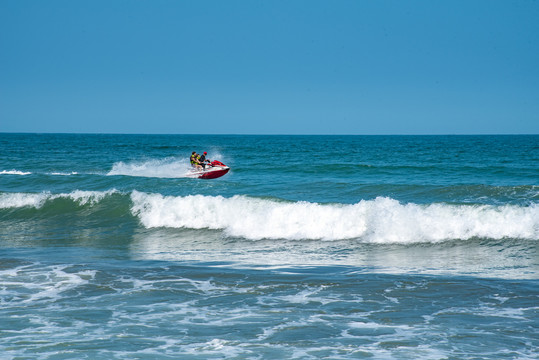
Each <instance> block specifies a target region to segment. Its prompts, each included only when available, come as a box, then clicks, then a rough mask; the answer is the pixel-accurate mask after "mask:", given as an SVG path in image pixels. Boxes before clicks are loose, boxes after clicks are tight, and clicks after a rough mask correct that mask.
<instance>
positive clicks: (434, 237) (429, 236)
mask: <svg viewBox="0 0 539 360" xmlns="http://www.w3.org/2000/svg"><path fill="white" fill-rule="evenodd" d="M131 200H132V202H133V207H132V212H133V214H134V215H136V216H138V217H139V219H140V221H141V223H142V224H143V225H144V226H145V227H146V228H156V227H169V228H189V229H218V230H224V231H225V232H226V234H227V235H229V236H232V237H242V238H246V239H251V240H261V239H289V240H301V239H307V240H315V239H320V240H342V239H360V240H362V241H366V242H373V243H415V242H440V241H444V240H449V239H462V240H466V239H471V238H488V239H503V238H518V239H529V240H537V239H539V208H538V207H537V206H536V205H532V206H528V207H520V206H513V205H504V206H491V205H446V204H430V205H418V204H413V203H411V204H401V203H399V202H398V201H396V200H394V199H391V198H387V197H379V198H376V199H375V200H368V201H365V200H364V201H360V202H358V203H356V204H352V205H345V204H317V203H309V202H303V201H300V202H283V201H277V200H268V199H259V198H250V197H246V196H234V197H231V198H224V197H222V196H203V195H193V196H163V195H161V194H147V193H142V192H138V191H134V192H133V193H132V194H131Z"/></svg>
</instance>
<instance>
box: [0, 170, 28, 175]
mask: <svg viewBox="0 0 539 360" xmlns="http://www.w3.org/2000/svg"><path fill="white" fill-rule="evenodd" d="M30 174H31V172H28V171H19V170H2V171H0V175H30Z"/></svg>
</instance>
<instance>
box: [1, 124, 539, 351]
mask: <svg viewBox="0 0 539 360" xmlns="http://www.w3.org/2000/svg"><path fill="white" fill-rule="evenodd" d="M193 150H196V151H198V152H202V151H208V157H209V158H210V159H212V160H213V159H217V160H220V161H222V162H224V163H225V164H227V165H229V166H230V167H231V171H230V172H229V173H228V174H227V175H225V176H224V177H222V178H219V179H214V180H199V179H192V178H189V177H188V174H189V165H188V157H189V155H190V153H191V151H193ZM538 165H539V136H232V135H231V136H207V135H198V136H195V135H189V136H187V135H168V136H165V135H162V136H159V135H55V134H0V324H1V325H0V353H1V354H2V358H8V359H75V358H76V359H84V358H87V359H98V358H103V359H170V358H181V359H217V358H230V359H322V358H324V359H350V358H354V359H355V358H368V359H418V358H421V359H483V358H489V359H536V358H538V357H539V352H538V351H537V348H539V339H538V337H537V328H538V325H539V320H538V316H537V315H538V310H539V305H538V304H539V281H538V279H539V264H538V263H539V257H538V252H537V250H538V244H539V243H538V240H539V206H538V203H539V166H538Z"/></svg>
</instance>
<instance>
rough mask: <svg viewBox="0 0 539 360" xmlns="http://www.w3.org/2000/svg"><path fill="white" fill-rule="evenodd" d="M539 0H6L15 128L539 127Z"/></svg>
mask: <svg viewBox="0 0 539 360" xmlns="http://www.w3.org/2000/svg"><path fill="white" fill-rule="evenodd" d="M538 19H539V1H524V0H523V1H509V0H504V1H496V0H488V1H487V0H484V1H474V0H467V1H457V0H452V1H431V0H424V1H359V0H355V1H345V0H337V1H315V0H306V1H293V0H291V1H278V0H274V1H256V0H245V1H222V0H219V1H206V0H201V1H179V0H177V1H172V0H170V1H163V0H157V1H137V0H126V1H115V0H107V1H99V0H92V1H89V0H88V1H82V0H81V1H72V0H66V1H58V0H49V1H32V0H0V131H1V132H82V133H85V132H90V133H162V134H190V133H196V134H200V133H212V134H537V133H539V20H538Z"/></svg>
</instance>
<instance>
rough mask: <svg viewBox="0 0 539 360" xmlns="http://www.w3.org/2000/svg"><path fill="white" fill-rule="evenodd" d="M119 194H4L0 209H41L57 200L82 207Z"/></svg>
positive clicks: (99, 192)
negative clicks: (68, 201) (71, 202)
mask: <svg viewBox="0 0 539 360" xmlns="http://www.w3.org/2000/svg"><path fill="white" fill-rule="evenodd" d="M116 193H119V192H118V191H117V190H116V189H112V190H109V191H83V190H75V191H72V192H70V193H68V194H51V193H49V192H42V193H39V194H32V193H3V194H0V209H14V208H23V207H32V208H36V209H39V208H41V207H43V206H44V205H45V204H46V202H47V201H52V200H56V199H70V200H72V201H74V202H76V203H78V204H79V205H80V206H84V205H87V204H89V205H95V204H96V203H98V202H100V201H101V200H103V199H104V198H105V197H107V196H109V195H112V194H116Z"/></svg>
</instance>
